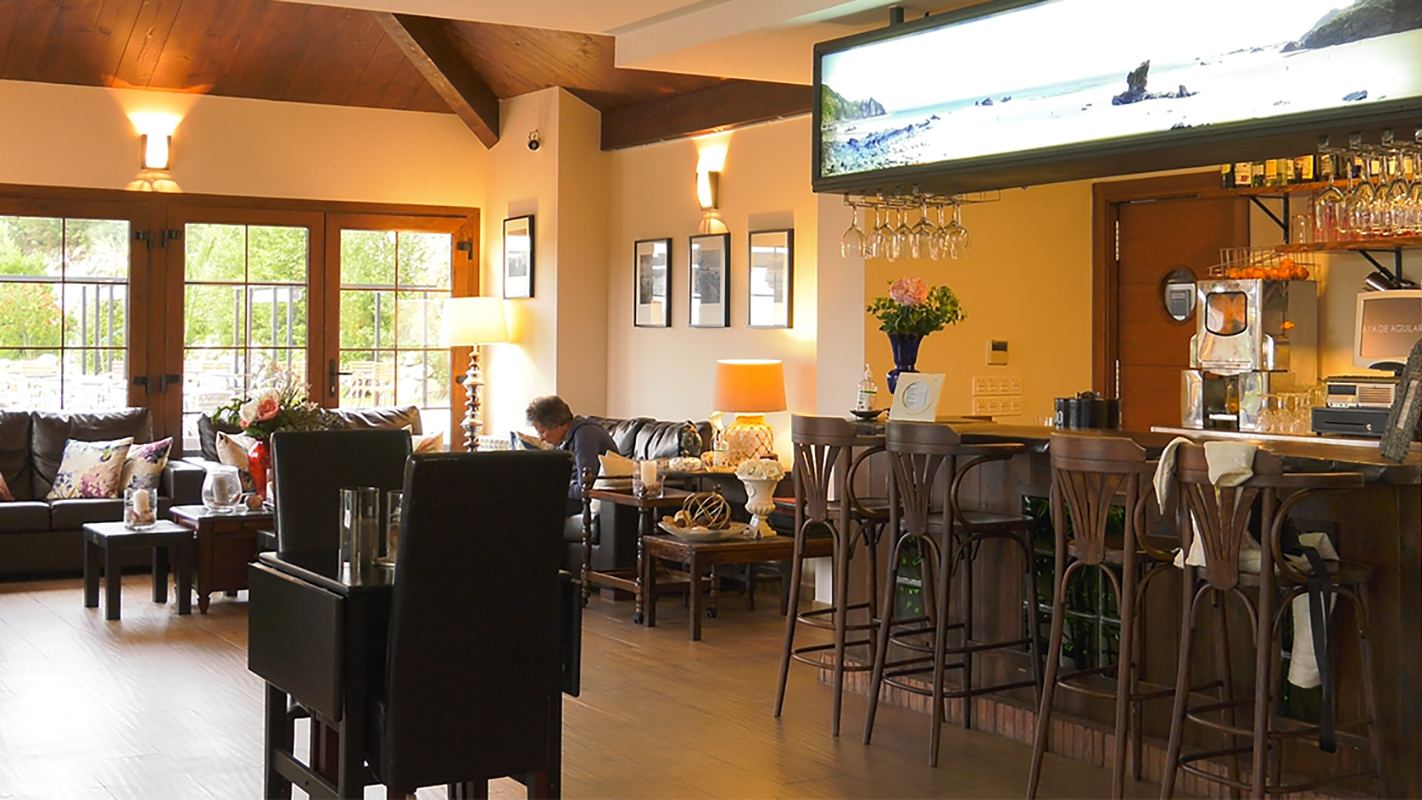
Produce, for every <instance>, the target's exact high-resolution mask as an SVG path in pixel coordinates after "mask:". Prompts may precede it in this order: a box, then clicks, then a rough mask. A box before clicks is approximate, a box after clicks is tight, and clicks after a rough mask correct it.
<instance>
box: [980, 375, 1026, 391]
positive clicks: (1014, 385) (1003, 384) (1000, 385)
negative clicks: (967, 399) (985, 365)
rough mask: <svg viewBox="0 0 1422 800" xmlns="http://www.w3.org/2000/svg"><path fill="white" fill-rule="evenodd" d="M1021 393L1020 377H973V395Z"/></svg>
mask: <svg viewBox="0 0 1422 800" xmlns="http://www.w3.org/2000/svg"><path fill="white" fill-rule="evenodd" d="M1006 394H1022V379H1021V378H996V377H976V378H973V395H974V396H978V395H1006Z"/></svg>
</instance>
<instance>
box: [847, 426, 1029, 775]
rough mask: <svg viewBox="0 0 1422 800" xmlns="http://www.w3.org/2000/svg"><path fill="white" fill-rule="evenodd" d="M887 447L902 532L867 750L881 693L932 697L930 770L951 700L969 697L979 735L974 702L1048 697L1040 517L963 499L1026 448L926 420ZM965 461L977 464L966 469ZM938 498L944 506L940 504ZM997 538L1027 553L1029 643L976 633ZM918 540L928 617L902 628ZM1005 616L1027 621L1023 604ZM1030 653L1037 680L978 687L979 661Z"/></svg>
mask: <svg viewBox="0 0 1422 800" xmlns="http://www.w3.org/2000/svg"><path fill="white" fill-rule="evenodd" d="M886 447H887V449H888V452H889V463H890V465H891V471H890V476H889V478H890V480H889V488H890V492H889V496H890V499H891V501H892V502H891V504H890V513H891V515H892V516H891V521H890V523H889V530H891V531H893V532H894V534H895V542H894V546H893V548H892V550H891V551H890V560H889V568H888V575H887V576H886V578H885V580H884V586H883V597H882V600H881V603H880V611H879V619H880V625H879V630H878V642H877V644H876V645H875V646H874V650H873V652H874V669H873V673H872V676H871V679H870V684H869V711H868V714H867V716H866V718H865V721H864V743H865V744H869V741H870V738H871V736H872V735H873V733H874V715H875V712H876V711H877V710H878V707H879V692H880V689H881V688H882V687H883V684H884V683H886V682H887V683H888V684H889V685H891V686H895V687H897V688H900V689H904V690H905V691H909V692H914V693H916V694H921V695H926V696H929V697H932V708H931V714H932V716H933V721H932V725H931V727H930V728H929V745H928V763H929V766H937V765H938V743H939V738H940V735H941V731H940V728H941V725H942V723H943V717H944V710H945V701H946V700H947V699H948V698H962V699H963V701H964V702H963V727H965V728H971V727H972V702H971V699H972V698H974V697H977V696H978V695H982V694H988V693H992V692H1001V691H1007V690H1009V689H1016V688H1022V687H1029V686H1030V687H1032V688H1033V690H1034V691H1039V690H1040V687H1041V682H1042V661H1041V655H1040V653H1039V652H1038V646H1037V630H1038V623H1037V598H1036V596H1035V594H1036V589H1035V583H1034V581H1033V579H1032V539H1031V537H1032V534H1031V526H1032V519H1031V517H1027V516H1024V515H1021V514H1005V513H1001V512H994V511H976V510H968V509H964V508H963V507H962V503H961V501H960V497H959V495H960V493H961V489H962V486H963V479H964V478H965V477H966V476H967V475H969V474H970V473H971V471H972V470H973V469H975V468H977V467H979V466H982V465H983V464H987V463H990V462H995V461H1004V460H1007V459H1009V458H1011V457H1013V456H1014V455H1017V454H1018V453H1021V452H1023V451H1024V450H1025V448H1024V447H1023V446H1022V445H1020V444H984V445H965V444H963V442H962V439H961V437H960V436H959V435H958V433H957V432H956V431H954V430H953V429H952V428H950V427H948V426H947V425H939V424H934V423H920V422H890V423H889V424H888V431H887V435H886ZM959 458H967V459H969V460H968V461H967V463H965V464H963V465H962V466H961V468H959V465H958V463H957V461H958V459H959ZM935 498H941V499H940V500H939V501H938V502H935ZM990 539H1004V540H1006V541H1009V542H1012V543H1013V545H1014V546H1015V547H1016V549H1017V550H1018V551H1019V552H1020V553H1021V556H1022V567H1021V570H1022V572H1021V580H1022V590H1023V600H1024V601H1026V604H1027V607H1028V615H1029V618H1030V623H1029V631H1028V633H1027V635H1025V636H1017V637H1014V638H1009V639H1006V640H998V641H982V640H980V639H978V637H977V635H976V633H975V632H974V630H973V615H974V607H973V606H974V601H975V592H974V591H973V562H974V560H975V559H976V557H977V554H978V549H979V546H980V545H981V544H982V543H983V542H985V541H987V540H990ZM910 541H913V542H916V543H917V544H918V547H919V552H920V553H921V554H922V556H923V558H922V563H923V564H924V565H925V567H926V569H925V571H924V574H923V586H924V607H925V613H924V614H922V615H919V616H916V617H912V618H909V619H903V620H896V619H894V598H895V593H896V588H897V586H898V572H899V560H900V556H901V555H902V553H903V550H904V546H905V545H906V544H908V543H909V542H910ZM930 566H931V577H930V569H928V567H930ZM955 583H956V584H957V586H958V588H959V590H960V594H961V597H960V600H959V602H960V604H961V605H962V621H961V622H955V623H949V622H948V618H949V600H948V598H949V594H950V592H951V591H952V588H953V584H955ZM930 587H932V591H931V592H930V591H929V589H930ZM1004 611H1005V612H1006V613H1009V614H1010V615H1011V617H1012V618H1014V619H1018V620H1020V619H1021V613H1022V609H1021V605H1020V604H1014V607H1013V608H1011V609H1005V610H1004ZM949 631H954V632H956V633H957V634H958V641H957V642H956V643H954V644H952V645H950V644H949V642H948V633H949ZM890 644H894V645H896V646H898V647H899V648H901V649H903V650H905V651H907V654H906V655H905V656H904V657H903V658H901V659H899V660H896V661H890V660H889V657H888V652H889V645H890ZM1024 646H1026V647H1027V649H1028V650H1029V652H1030V653H1031V659H1032V677H1031V679H1030V680H1026V681H1011V682H1008V683H1001V684H997V685H993V686H974V685H973V657H974V656H975V655H977V654H979V653H982V652H984V651H988V650H996V649H1020V648H1022V647H1024ZM949 656H956V657H958V658H959V660H958V661H955V662H953V663H948V660H947V659H948V657H949ZM949 669H957V670H960V671H961V675H962V681H961V685H960V686H959V688H957V689H954V690H951V691H950V690H948V689H946V687H945V686H944V684H943V678H944V674H945V673H946V672H947V670H949ZM925 673H931V683H930V684H929V685H928V686H927V687H925V686H923V685H922V684H921V683H918V682H908V681H906V680H904V679H905V678H908V677H910V676H913V675H923V674H925Z"/></svg>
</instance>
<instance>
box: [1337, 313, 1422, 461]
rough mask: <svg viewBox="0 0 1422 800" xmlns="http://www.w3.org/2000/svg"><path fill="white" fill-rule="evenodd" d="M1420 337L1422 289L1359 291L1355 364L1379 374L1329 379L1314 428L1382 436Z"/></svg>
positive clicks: (1355, 330) (1355, 326) (1421, 332)
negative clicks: (1401, 374)
mask: <svg viewBox="0 0 1422 800" xmlns="http://www.w3.org/2000/svg"><path fill="white" fill-rule="evenodd" d="M1418 339H1422V290H1419V289H1393V290H1389V291H1380V292H1360V293H1359V294H1358V304H1357V313H1356V315H1355V318H1354V326H1353V366H1355V367H1358V368H1360V369H1370V370H1378V372H1375V373H1373V374H1359V375H1335V376H1332V377H1329V378H1325V379H1324V385H1325V388H1326V396H1325V397H1326V399H1325V403H1324V405H1322V406H1316V407H1315V408H1314V409H1313V430H1314V432H1315V433H1335V434H1347V435H1353V436H1382V434H1383V430H1384V429H1385V428H1386V427H1387V415H1388V409H1390V408H1391V407H1392V401H1393V398H1394V396H1395V395H1396V393H1397V387H1398V378H1397V375H1398V373H1399V372H1400V371H1401V370H1402V366H1403V364H1404V363H1405V362H1406V361H1407V355H1408V353H1410V352H1411V350H1412V345H1414V344H1415V343H1416V342H1417V340H1418Z"/></svg>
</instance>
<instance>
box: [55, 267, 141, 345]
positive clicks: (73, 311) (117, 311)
mask: <svg viewBox="0 0 1422 800" xmlns="http://www.w3.org/2000/svg"><path fill="white" fill-rule="evenodd" d="M127 310H128V285H127V284H123V283H75V282H72V281H71V282H68V283H65V284H64V344H65V345H66V346H69V347H123V346H124V342H125V341H126V339H125V337H124V330H125V329H126V328H127V320H126V319H125V316H126V313H127Z"/></svg>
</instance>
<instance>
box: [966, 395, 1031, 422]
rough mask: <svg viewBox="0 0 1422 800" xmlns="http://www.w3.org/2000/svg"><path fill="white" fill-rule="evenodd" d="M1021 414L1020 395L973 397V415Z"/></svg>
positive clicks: (1008, 415) (1010, 415)
mask: <svg viewBox="0 0 1422 800" xmlns="http://www.w3.org/2000/svg"><path fill="white" fill-rule="evenodd" d="M1021 414H1022V398H1021V397H974V398H973V415H974V416H990V417H1013V416H1021Z"/></svg>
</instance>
